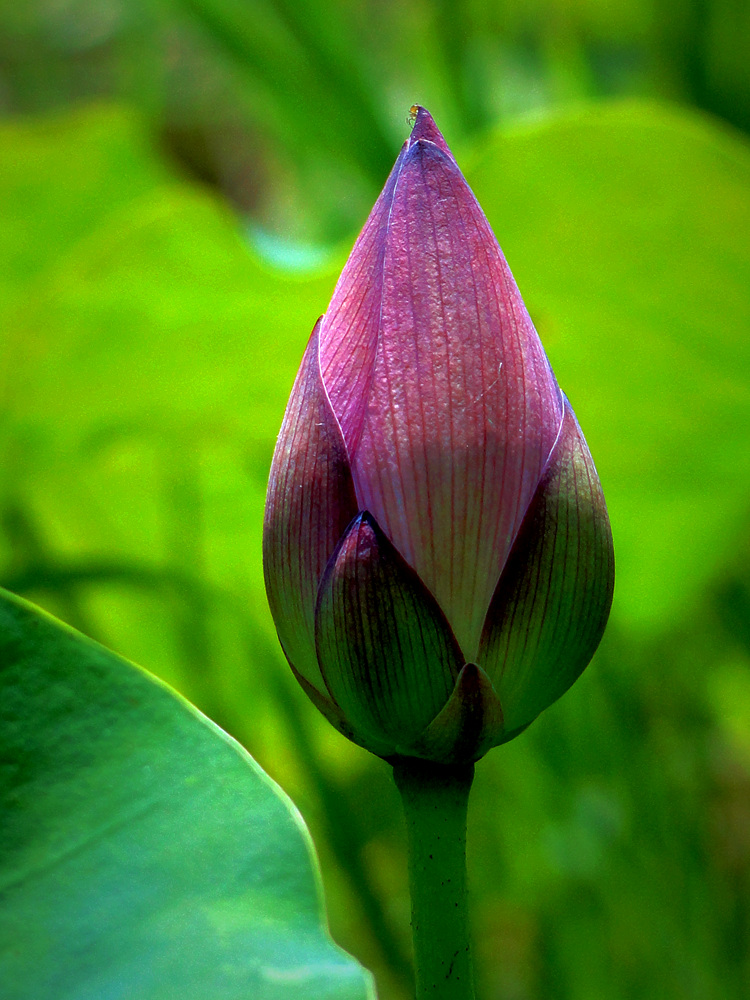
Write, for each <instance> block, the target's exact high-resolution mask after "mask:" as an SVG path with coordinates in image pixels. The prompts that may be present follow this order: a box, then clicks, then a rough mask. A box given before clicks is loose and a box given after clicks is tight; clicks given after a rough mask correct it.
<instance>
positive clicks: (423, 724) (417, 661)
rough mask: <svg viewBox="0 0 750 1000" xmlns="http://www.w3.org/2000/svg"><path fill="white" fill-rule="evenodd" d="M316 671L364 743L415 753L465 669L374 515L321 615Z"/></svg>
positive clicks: (357, 522) (331, 570)
mask: <svg viewBox="0 0 750 1000" xmlns="http://www.w3.org/2000/svg"><path fill="white" fill-rule="evenodd" d="M315 634H316V645H317V652H318V662H319V664H320V669H321V672H322V674H323V679H324V681H325V683H326V687H327V688H328V691H329V693H330V695H331V698H332V700H333V702H334V703H335V704H336V706H337V707H338V708H339V709H340V710H341V712H342V713H343V715H344V717H345V719H346V720H347V723H349V725H350V726H351V729H352V733H353V736H354V739H355V741H356V742H358V743H360V744H361V745H363V746H365V747H367V748H368V749H370V750H372V751H373V753H377V754H378V755H379V756H392V755H393V754H396V753H407V754H408V753H410V752H411V744H412V742H413V741H414V740H416V739H417V737H418V736H419V735H420V734H421V733H422V732H423V731H424V730H425V729H426V728H427V726H428V725H429V724H430V722H432V720H433V719H434V718H435V716H436V715H438V713H439V712H440V711H441V710H442V709H443V707H444V706H445V704H446V702H447V701H448V699H449V698H450V696H451V693H452V691H453V689H454V687H455V683H456V679H457V678H458V675H459V673H460V671H461V668H462V666H463V659H462V656H461V650H460V649H459V647H458V643H457V642H456V639H455V637H454V635H453V633H452V631H451V628H450V626H449V625H448V622H447V621H446V619H445V615H444V614H443V612H442V611H441V610H440V608H439V606H438V604H437V602H436V601H435V599H434V597H433V596H432V594H430V592H429V590H427V588H426V587H425V585H424V584H423V583H422V581H421V580H420V579H419V577H418V576H417V574H416V573H415V572H414V570H413V569H411V567H410V566H409V565H408V564H407V563H406V562H405V561H404V559H403V558H402V557H401V556H400V555H399V553H398V552H397V551H396V549H395V548H394V546H393V545H392V544H391V542H390V541H389V540H388V539H387V538H386V536H385V535H384V534H383V532H382V531H381V530H380V528H379V527H378V525H377V522H376V521H375V519H374V518H373V517H372V515H371V514H369V513H368V512H367V511H365V512H363V513H361V514H359V515H357V517H356V518H355V519H354V520H353V521H352V523H351V525H350V526H349V528H348V529H347V531H346V533H345V535H344V537H343V539H342V541H341V543H340V545H339V547H338V549H337V551H336V552H335V553H334V556H333V557H332V559H331V561H330V563H329V565H328V569H327V570H326V574H325V576H324V578H323V581H322V583H321V587H320V593H319V596H318V606H317V610H316V614H315Z"/></svg>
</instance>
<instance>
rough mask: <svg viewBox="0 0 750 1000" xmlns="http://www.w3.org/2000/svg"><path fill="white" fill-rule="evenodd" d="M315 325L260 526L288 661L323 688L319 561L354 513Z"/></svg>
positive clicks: (278, 447)
mask: <svg viewBox="0 0 750 1000" xmlns="http://www.w3.org/2000/svg"><path fill="white" fill-rule="evenodd" d="M319 326H320V323H319V322H318V323H317V324H316V325H315V329H314V330H313V332H312V336H311V337H310V341H309V343H308V345H307V350H306V351H305V355H304V357H303V359H302V365H301V366H300V370H299V372H298V374H297V378H296V380H295V383H294V387H293V389H292V394H291V396H290V399H289V403H288V405H287V409H286V413H285V414H284V421H283V423H282V426H281V431H280V432H279V439H278V442H277V444H276V450H275V452H274V456H273V462H272V464H271V477H270V480H269V484H268V495H267V498H266V515H265V524H264V530H263V565H264V572H265V578H266V591H267V594H268V602H269V604H270V606H271V613H272V615H273V618H274V621H275V623H276V629H277V632H278V634H279V640H280V641H281V645H282V646H283V648H284V652H285V654H286V656H287V659H288V660H289V662H290V663H291V664H292V665H293V666H294V668H295V670H296V671H297V672H298V673H299V674H300V675H301V676H302V677H304V678H305V680H306V681H307V682H308V683H309V684H311V685H312V686H313V687H314V688H316V689H317V690H318V691H319V692H321V693H322V692H324V691H325V686H324V684H323V679H322V677H321V675H320V669H319V667H318V661H317V657H316V654H315V603H316V600H317V594H318V586H319V583H320V580H321V578H322V576H323V571H324V570H325V567H326V564H327V563H328V560H329V558H330V556H331V555H332V553H333V551H334V549H335V548H336V545H337V544H338V541H339V539H340V538H341V536H342V535H343V533H344V531H345V530H346V527H347V525H348V524H349V522H350V521H351V519H352V518H353V517H354V515H355V514H356V513H357V501H356V497H355V493H354V486H353V483H352V477H351V471H350V469H349V462H348V459H347V454H346V447H345V445H344V441H343V438H342V436H341V430H340V428H339V425H338V421H337V420H336V418H335V417H334V415H333V412H332V411H331V407H330V403H329V402H328V397H327V395H326V392H325V389H324V387H323V383H322V380H321V377H320V366H319V361H318V330H319Z"/></svg>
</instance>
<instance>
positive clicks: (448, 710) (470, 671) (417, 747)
mask: <svg viewBox="0 0 750 1000" xmlns="http://www.w3.org/2000/svg"><path fill="white" fill-rule="evenodd" d="M503 733H504V729H503V710H502V706H501V704H500V699H499V698H498V696H497V692H496V691H495V689H494V687H493V686H492V681H491V680H490V679H489V677H488V676H487V674H486V673H485V672H484V670H482V668H481V667H479V666H477V664H476V663H467V664H466V665H465V666H464V668H463V670H462V671H461V673H460V674H459V676H458V680H457V681H456V686H455V688H454V689H453V693H452V695H451V696H450V699H449V700H448V703H447V704H446V705H445V707H444V708H443V709H442V711H441V712H440V713H439V714H438V715H437V716H436V717H435V718H434V719H433V721H432V722H431V723H430V725H429V726H428V727H427V728H426V729H425V730H424V732H423V733H421V735H420V736H419V737H418V739H417V740H416V741H415V743H414V744H413V745H412V747H411V748H409V750H408V751H402V752H404V753H410V754H411V755H412V756H416V757H424V758H426V759H428V760H433V761H439V762H441V763H445V764H461V763H468V762H470V761H474V760H479V758H480V757H483V756H484V755H485V754H486V753H487V751H488V750H489V749H490V747H493V746H496V745H497V744H498V743H499V742H502V736H503Z"/></svg>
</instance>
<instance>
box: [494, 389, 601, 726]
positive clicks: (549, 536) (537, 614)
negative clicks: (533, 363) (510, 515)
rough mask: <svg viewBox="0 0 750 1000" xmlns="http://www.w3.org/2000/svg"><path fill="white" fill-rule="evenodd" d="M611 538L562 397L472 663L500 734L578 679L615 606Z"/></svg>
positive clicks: (591, 468) (573, 421)
mask: <svg viewBox="0 0 750 1000" xmlns="http://www.w3.org/2000/svg"><path fill="white" fill-rule="evenodd" d="M613 586H614V553H613V549H612V533H611V530H610V526H609V518H608V516H607V509H606V506H605V503H604V496H603V494H602V490H601V486H600V484H599V478H598V476H597V473H596V468H595V467H594V463H593V460H592V458H591V455H590V453H589V450H588V447H587V445H586V441H585V439H584V437H583V434H582V432H581V429H580V427H579V426H578V422H577V420H576V418H575V414H574V413H573V410H572V409H571V407H570V404H569V403H568V401H567V399H566V400H565V415H564V420H563V426H562V429H561V432H560V438H559V440H558V442H557V444H556V446H555V450H554V453H553V455H552V458H551V460H550V464H549V466H548V468H547V470H546V472H545V474H544V477H543V478H542V481H541V483H540V484H539V488H538V490H537V492H536V495H535V497H534V500H533V502H532V504H531V506H530V508H529V511H528V513H527V515H526V518H525V520H524V523H523V526H522V528H521V531H520V533H519V536H518V538H517V540H516V543H515V545H514V546H513V550H512V552H511V555H510V558H509V559H508V563H507V565H506V567H505V570H504V572H503V575H502V577H501V579H500V582H499V584H498V587H497V590H496V592H495V595H494V597H493V599H492V604H491V605H490V609H489V612H488V614H487V621H486V623H485V627H484V631H483V634H482V641H481V645H480V651H479V657H478V661H479V663H481V665H482V666H483V667H484V669H485V670H486V671H487V673H488V675H489V676H490V678H491V679H492V682H493V684H494V686H495V689H496V690H497V692H498V695H499V697H500V702H501V704H502V705H503V709H504V713H505V729H506V737H507V735H508V734H511V733H513V732H514V731H516V730H518V729H519V728H522V727H524V726H526V725H528V723H529V722H531V721H532V720H533V719H534V718H536V716H537V715H539V713H540V712H541V711H543V709H545V708H547V706H549V705H551V704H552V702H553V701H555V700H556V699H557V698H559V697H560V695H562V694H563V693H564V692H565V691H566V690H567V689H568V688H569V687H570V685H571V684H572V683H573V681H575V680H576V678H577V677H578V676H579V674H580V673H581V671H582V670H583V669H584V667H585V666H586V664H587V663H588V662H589V660H590V659H591V657H592V656H593V654H594V651H595V649H596V647H597V645H598V644H599V640H600V639H601V636H602V633H603V632H604V626H605V625H606V622H607V617H608V615H609V609H610V605H611V603H612V591H613Z"/></svg>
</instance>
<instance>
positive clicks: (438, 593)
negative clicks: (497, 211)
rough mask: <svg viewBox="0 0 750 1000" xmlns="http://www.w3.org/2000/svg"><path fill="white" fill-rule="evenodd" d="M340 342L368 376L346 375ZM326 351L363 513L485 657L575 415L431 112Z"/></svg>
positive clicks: (409, 148)
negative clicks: (508, 580) (524, 535)
mask: <svg viewBox="0 0 750 1000" xmlns="http://www.w3.org/2000/svg"><path fill="white" fill-rule="evenodd" d="M350 274H351V276H350ZM357 284H359V285H362V286H364V287H366V288H367V289H368V291H367V292H366V293H361V295H360V300H359V301H360V305H359V308H358V311H357V312H356V313H355V312H353V311H352V309H351V301H352V299H351V292H350V289H352V288H354V287H355V286H356V285H357ZM376 292H377V294H376ZM363 316H366V317H367V319H366V322H364V323H363V320H362V317H363ZM334 341H335V350H336V358H338V359H339V361H340V359H341V358H344V357H349V356H351V357H353V358H354V359H356V360H355V369H356V378H354V377H350V376H349V375H347V376H346V377H343V376H341V375H340V374H338V375H336V371H337V368H336V364H335V363H334V361H333V354H332V351H333V347H332V346H331V345H333V343H334ZM365 342H366V344H367V347H366V349H364V348H363V344H364V343H365ZM365 356H366V357H367V359H368V363H369V365H370V368H369V369H368V370H367V372H365V367H366V366H365V364H364V363H361V364H360V358H361V357H365ZM321 358H322V370H323V377H324V381H325V384H326V388H327V390H328V392H329V396H330V399H331V404H332V407H333V410H334V412H335V413H336V415H337V417H338V418H339V421H340V423H341V426H342V431H343V434H344V438H345V441H346V444H347V448H348V451H349V455H350V459H351V467H352V475H353V478H354V483H355V489H356V492H357V499H358V502H359V506H360V508H362V509H364V508H367V509H368V510H370V511H371V512H372V513H373V515H374V516H375V517H376V519H377V521H378V523H379V524H380V525H381V527H382V528H383V530H384V531H385V533H386V534H387V535H388V537H389V538H390V539H391V541H392V542H393V543H394V545H395V546H396V547H397V549H398V550H399V552H400V553H401V554H402V555H403V556H404V558H405V559H406V560H407V561H408V562H409V564H410V565H411V566H412V567H413V568H414V569H415V570H416V572H417V573H418V574H419V576H420V577H421V578H422V580H423V581H424V582H425V584H426V585H427V586H428V588H429V589H430V590H431V591H432V592H433V593H434V595H435V597H436V598H437V600H438V602H439V604H440V606H441V608H442V609H443V611H444V613H445V614H446V616H447V618H448V620H449V621H450V622H451V625H452V627H453V629H454V632H455V634H456V637H457V638H458V640H459V643H460V644H461V648H462V650H463V653H464V656H465V657H466V659H474V658H475V657H476V653H477V649H478V645H479V637H480V634H481V629H482V623H483V621H484V617H485V614H486V611H487V608H488V606H489V603H490V600H491V598H492V593H493V591H494V588H495V584H496V582H497V579H498V577H499V576H500V572H501V570H502V568H503V566H504V564H505V561H506V559H507V557H508V553H509V551H510V548H511V546H512V544H513V540H514V538H515V536H516V533H517V531H518V529H519V527H520V524H521V521H522V519H523V516H524V514H525V511H526V508H527V506H528V504H529V503H530V501H531V499H532V497H533V495H534V492H535V490H536V487H537V484H538V482H539V478H540V476H541V474H542V471H543V469H544V467H545V465H546V463H547V460H548V457H549V454H550V451H551V449H552V446H553V444H554V441H555V439H556V437H557V434H558V431H559V427H560V421H561V419H562V412H561V404H560V396H559V390H558V388H557V385H556V382H555V379H554V376H553V375H552V372H551V370H550V367H549V364H548V362H547V359H546V357H545V355H544V351H543V349H542V346H541V344H540V342H539V339H538V337H537V334H536V331H535V330H534V327H533V325H532V323H531V320H530V318H529V316H528V313H527V311H526V308H525V306H524V304H523V301H522V300H521V296H520V294H519V292H518V289H517V287H516V284H515V282H514V280H513V277H512V275H511V273H510V269H509V268H508V265H507V264H506V262H505V259H504V257H503V255H502V252H501V250H500V248H499V246H498V243H497V240H496V239H495V237H494V235H493V233H492V230H491V229H490V227H489V224H488V223H487V220H486V218H485V216H484V214H483V212H482V210H481V209H480V207H479V205H478V204H477V202H476V199H475V198H474V196H473V194H472V193H471V191H470V190H469V187H468V186H467V184H466V182H465V180H464V179H463V176H462V174H461V172H460V170H459V169H458V167H457V165H456V163H455V160H454V159H453V158H452V156H451V155H450V154H449V153H448V152H447V147H446V146H445V142H444V140H443V139H442V136H440V133H439V132H438V130H437V128H436V126H435V124H434V122H433V121H432V119H431V118H430V116H429V115H428V114H427V112H425V111H424V110H420V112H419V115H418V118H417V123H416V125H415V128H414V131H413V133H412V135H411V137H410V140H409V141H408V142H407V143H406V145H405V147H404V149H403V150H402V153H401V155H400V157H399V159H398V161H397V163H396V167H395V168H394V171H393V173H392V174H391V177H390V178H389V181H388V184H387V185H386V188H385V190H384V192H383V194H382V195H381V198H380V199H379V201H378V204H377V205H376V207H375V210H374V211H373V214H372V216H371V218H370V220H369V221H368V223H367V226H366V227H365V231H364V232H363V235H362V237H361V238H360V242H359V243H358V244H357V246H355V249H354V251H353V253H352V256H351V257H350V260H349V262H348V264H347V267H346V269H345V271H344V275H342V279H341V282H340V283H339V287H338V288H337V291H336V294H335V295H334V298H333V300H332V302H331V306H330V308H329V310H328V311H327V313H326V316H325V318H324V321H323V326H322V328H321ZM334 376H335V377H334ZM355 398H356V402H355ZM355 412H356V420H355V419H354V418H353V415H354V414H355Z"/></svg>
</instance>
